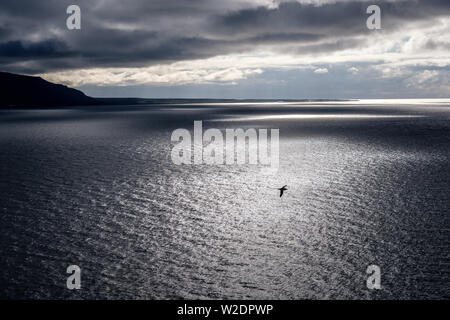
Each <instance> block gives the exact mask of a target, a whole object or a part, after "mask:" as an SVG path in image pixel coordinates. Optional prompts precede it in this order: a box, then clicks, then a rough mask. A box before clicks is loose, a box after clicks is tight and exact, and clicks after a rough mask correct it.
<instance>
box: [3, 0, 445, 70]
mask: <svg viewBox="0 0 450 320" xmlns="http://www.w3.org/2000/svg"><path fill="white" fill-rule="evenodd" d="M73 3H75V4H78V5H80V7H81V9H82V30H77V31H70V30H67V29H66V28H65V19H66V17H67V15H66V13H65V10H66V8H67V6H68V5H70V4H73ZM367 5H368V3H367V2H360V1H346V2H337V3H329V4H324V5H321V6H314V5H305V4H300V3H298V2H282V3H280V4H279V6H278V7H276V8H270V7H264V6H255V5H253V4H252V2H249V1H220V0H197V1H193V0H184V1H179V0H178V1H174V0H171V1H169V0H164V1H163V0H152V1H147V0H130V1H119V0H112V1H88V0H79V1H73V0H70V1H69V0H59V1H58V0H49V1H33V0H28V1H20V2H19V1H16V0H2V2H1V3H0V18H1V19H0V21H2V22H1V24H0V69H3V70H8V71H16V72H27V73H40V72H50V71H56V70H65V69H77V68H88V67H129V66H149V65H153V64H159V63H167V62H175V61H182V60H188V59H198V58H207V57H213V56H216V55H221V54H229V53H239V52H245V51H248V50H251V49H253V48H258V47H270V49H271V50H275V51H277V50H279V51H282V52H285V51H286V50H287V51H288V52H292V53H296V54H302V53H314V52H317V53H318V54H320V53H328V52H333V51H339V50H343V49H346V48H354V47H360V46H364V44H365V41H366V40H365V39H364V38H363V37H361V36H362V35H366V34H369V32H370V31H369V30H367V28H366V26H365V20H366V18H367V14H366V13H365V9H366V8H367ZM379 5H380V6H381V8H382V12H383V20H382V23H383V28H384V32H385V33H386V34H387V35H388V34H389V33H390V32H392V31H395V30H397V29H398V28H401V27H403V26H405V25H406V24H407V23H413V22H417V23H426V22H427V21H432V20H433V19H436V17H439V16H447V15H450V1H448V0H446V1H438V0H431V1H429V0H428V1H424V0H421V1H415V2H411V1H395V2H392V1H382V2H379ZM433 45H434V46H438V45H440V44H433V43H431V42H430V44H429V47H430V48H431V49H432V47H433Z"/></svg>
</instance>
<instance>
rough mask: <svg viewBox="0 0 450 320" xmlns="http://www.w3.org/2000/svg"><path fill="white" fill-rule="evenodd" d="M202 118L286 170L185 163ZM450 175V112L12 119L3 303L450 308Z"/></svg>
mask: <svg viewBox="0 0 450 320" xmlns="http://www.w3.org/2000/svg"><path fill="white" fill-rule="evenodd" d="M194 121H202V124H203V129H204V130H207V129H209V128H215V129H218V130H220V131H221V132H225V130H226V129H237V128H242V129H244V130H247V129H256V130H259V129H269V130H270V129H278V130H279V167H278V170H276V171H273V172H270V173H267V172H264V170H262V169H264V168H263V167H264V165H263V164H259V163H258V164H249V163H244V164H239V165H238V164H204V163H202V164H194V163H192V164H175V163H174V162H173V160H172V156H171V152H172V150H173V147H174V145H175V144H176V143H174V142H173V141H172V140H171V136H172V133H173V132H174V130H176V129H179V128H184V129H187V130H188V131H190V132H193V128H194ZM449 168H450V100H449V99H428V100H426V99H422V100H377V99H374V100H349V101H261V102H258V101H232V102H230V101H222V102H221V101H209V102H208V101H201V102H198V101H197V102H195V101H194V102H189V101H183V102H179V103H177V102H172V103H163V102H155V103H151V104H146V105H122V106H117V105H111V106H107V105H105V106H92V107H60V108H56V107H55V108H38V107H36V108H27V109H20V108H17V109H14V108H8V109H2V110H0V298H1V299H363V300H366V299H449V298H450V199H449V189H450V171H449ZM284 185H287V190H286V191H285V192H284V194H283V196H282V197H280V196H279V191H278V190H277V189H278V188H280V187H282V186H284ZM71 265H76V266H78V267H79V268H80V270H81V273H80V283H81V288H80V289H72V290H71V289H69V288H68V286H67V281H68V278H69V277H70V276H71V274H70V273H67V268H68V267H69V266H71ZM369 266H372V267H373V266H375V267H376V268H378V269H377V270H379V277H378V279H379V280H380V283H379V284H380V286H379V287H378V288H373V287H371V286H370V285H369V283H368V282H370V281H371V280H370V279H371V276H373V274H372V273H371V271H370V270H373V269H370V268H369ZM368 268H369V269H368ZM372 279H373V278H372Z"/></svg>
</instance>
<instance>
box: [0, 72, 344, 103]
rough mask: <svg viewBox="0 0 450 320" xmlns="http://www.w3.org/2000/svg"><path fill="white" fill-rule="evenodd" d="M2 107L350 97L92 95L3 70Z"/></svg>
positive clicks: (1, 81) (0, 98)
mask: <svg viewBox="0 0 450 320" xmlns="http://www.w3.org/2000/svg"><path fill="white" fill-rule="evenodd" d="M0 92H1V93H0V108H8V107H9V108H16V107H19V108H29V107H65V106H95V105H151V104H185V103H208V102H209V103H214V102H221V103H233V102H234V103H239V102H246V103H257V102H278V101H283V102H290V101H292V102H300V101H303V102H317V101H349V100H342V99H200V98H198V99H192V98H189V99H183V98H174V99H167V98H166V99H164V98H161V99H155V98H93V97H89V96H87V95H85V94H84V93H83V92H81V91H80V90H77V89H73V88H69V87H67V86H65V85H62V84H55V83H52V82H49V81H46V80H44V79H42V78H40V77H34V76H26V75H19V74H14V73H9V72H0Z"/></svg>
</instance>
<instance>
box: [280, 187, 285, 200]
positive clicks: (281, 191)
mask: <svg viewBox="0 0 450 320" xmlns="http://www.w3.org/2000/svg"><path fill="white" fill-rule="evenodd" d="M283 191H284V190H283V189H280V198H281V196H282V195H283Z"/></svg>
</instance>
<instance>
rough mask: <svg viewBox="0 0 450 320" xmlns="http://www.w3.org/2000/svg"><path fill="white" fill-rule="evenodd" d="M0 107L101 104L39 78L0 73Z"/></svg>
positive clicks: (78, 92)
mask: <svg viewBox="0 0 450 320" xmlns="http://www.w3.org/2000/svg"><path fill="white" fill-rule="evenodd" d="M0 89H1V94H0V107H33V106H38V107H40V106H49V107H50V106H75V105H78V106H85V105H98V104H101V102H100V101H98V100H97V99H94V98H91V97H88V96H87V95H85V94H84V93H83V92H81V91H79V90H76V89H73V88H69V87H67V86H64V85H62V84H55V83H51V82H48V81H46V80H44V79H42V78H40V77H32V76H24V75H19V74H13V73H8V72H0Z"/></svg>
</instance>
